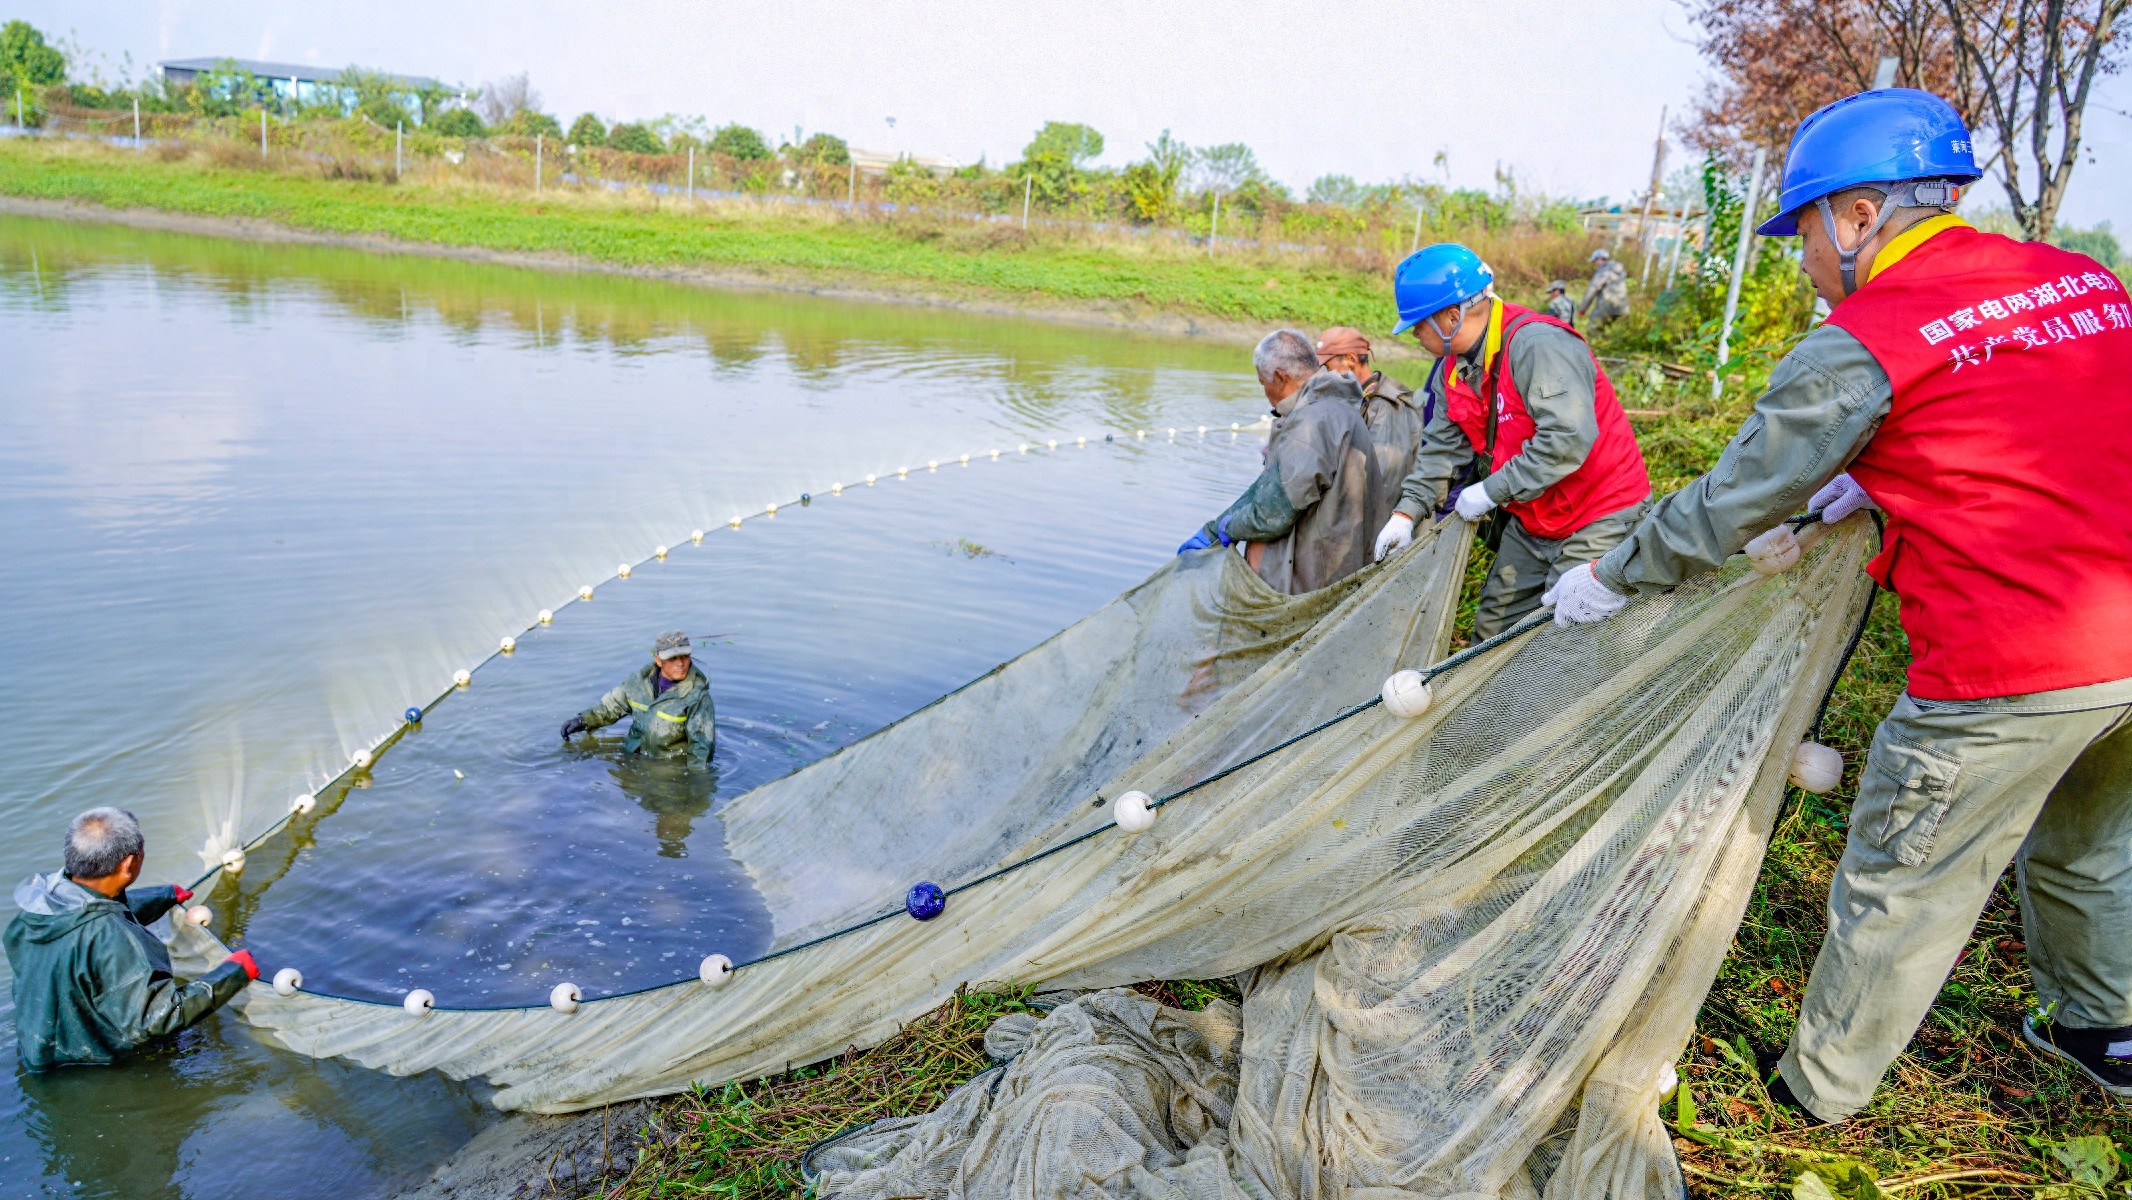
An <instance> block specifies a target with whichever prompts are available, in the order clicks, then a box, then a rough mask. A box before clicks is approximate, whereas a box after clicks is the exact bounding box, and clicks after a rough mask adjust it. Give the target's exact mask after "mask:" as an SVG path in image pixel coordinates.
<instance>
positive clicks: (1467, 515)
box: [1458, 483, 1495, 521]
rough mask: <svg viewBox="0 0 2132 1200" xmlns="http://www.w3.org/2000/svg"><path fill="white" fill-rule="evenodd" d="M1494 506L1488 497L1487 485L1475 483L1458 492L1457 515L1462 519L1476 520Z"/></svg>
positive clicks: (1485, 514) (1493, 502)
mask: <svg viewBox="0 0 2132 1200" xmlns="http://www.w3.org/2000/svg"><path fill="white" fill-rule="evenodd" d="M1494 507H1495V501H1493V500H1490V499H1489V498H1488V485H1487V484H1485V483H1476V484H1474V485H1473V486H1471V487H1469V488H1467V489H1466V490H1464V491H1462V492H1460V493H1459V494H1458V516H1459V519H1460V520H1462V521H1478V520H1480V519H1481V518H1482V517H1485V516H1487V515H1488V510H1489V509H1491V508H1494Z"/></svg>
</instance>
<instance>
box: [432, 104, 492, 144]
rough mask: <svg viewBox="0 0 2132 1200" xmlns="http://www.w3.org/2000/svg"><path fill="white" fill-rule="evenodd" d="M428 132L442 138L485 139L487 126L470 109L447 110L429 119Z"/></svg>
mask: <svg viewBox="0 0 2132 1200" xmlns="http://www.w3.org/2000/svg"><path fill="white" fill-rule="evenodd" d="M428 128H429V131H430V132H431V133H434V134H439V135H441V136H443V137H475V138H477V137H487V136H488V135H489V129H488V126H486V125H483V124H482V123H481V116H480V114H478V113H476V112H475V111H474V110H473V109H471V108H447V109H445V110H444V111H443V112H440V113H438V114H437V115H436V116H435V117H432V118H430V122H429V126H428Z"/></svg>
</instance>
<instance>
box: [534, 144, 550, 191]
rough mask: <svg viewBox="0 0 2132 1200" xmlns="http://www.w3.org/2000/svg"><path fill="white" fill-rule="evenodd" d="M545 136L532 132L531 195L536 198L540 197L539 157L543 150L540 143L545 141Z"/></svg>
mask: <svg viewBox="0 0 2132 1200" xmlns="http://www.w3.org/2000/svg"><path fill="white" fill-rule="evenodd" d="M547 136H548V135H547V134H545V133H543V132H541V131H539V130H535V131H534V132H533V194H534V195H536V196H538V195H540V155H541V150H542V148H543V147H542V145H541V143H543V142H544V141H546V140H547Z"/></svg>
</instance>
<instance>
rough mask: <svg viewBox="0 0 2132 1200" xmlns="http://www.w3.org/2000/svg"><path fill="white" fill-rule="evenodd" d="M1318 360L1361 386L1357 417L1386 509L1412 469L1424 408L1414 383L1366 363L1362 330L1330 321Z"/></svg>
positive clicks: (1425, 416) (1366, 343) (1366, 346)
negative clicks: (1367, 439)
mask: <svg viewBox="0 0 2132 1200" xmlns="http://www.w3.org/2000/svg"><path fill="white" fill-rule="evenodd" d="M1318 364H1319V365H1320V366H1321V367H1323V368H1324V369H1325V370H1328V371H1338V372H1339V373H1341V374H1343V375H1349V376H1352V377H1353V378H1354V380H1355V382H1356V383H1357V384H1359V385H1361V387H1362V421H1363V423H1364V424H1366V425H1368V426H1369V427H1370V449H1371V452H1372V453H1373V454H1375V455H1376V458H1377V483H1378V487H1379V489H1380V491H1381V493H1382V495H1383V497H1384V511H1385V512H1387V513H1389V512H1391V511H1392V506H1393V505H1395V504H1397V503H1399V484H1400V482H1401V481H1402V480H1404V479H1405V478H1406V477H1407V473H1408V472H1409V471H1412V470H1413V469H1414V454H1415V452H1416V451H1418V450H1420V449H1421V431H1422V430H1423V429H1424V428H1425V427H1427V425H1428V423H1429V414H1428V410H1427V409H1426V408H1424V407H1423V406H1422V404H1421V402H1420V401H1419V400H1417V399H1416V398H1415V395H1414V389H1413V388H1410V387H1408V386H1407V385H1405V384H1403V383H1401V382H1399V381H1398V380H1396V379H1394V378H1392V377H1391V376H1389V375H1387V374H1385V373H1384V372H1382V371H1380V370H1378V369H1376V368H1375V367H1374V366H1372V365H1370V340H1369V339H1368V338H1367V337H1364V336H1363V334H1362V331H1361V330H1359V329H1354V328H1351V327H1349V326H1346V325H1335V326H1333V327H1332V328H1331V329H1328V330H1326V331H1325V332H1324V333H1321V334H1319V335H1318Z"/></svg>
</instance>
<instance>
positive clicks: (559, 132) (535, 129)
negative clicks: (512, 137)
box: [497, 109, 563, 138]
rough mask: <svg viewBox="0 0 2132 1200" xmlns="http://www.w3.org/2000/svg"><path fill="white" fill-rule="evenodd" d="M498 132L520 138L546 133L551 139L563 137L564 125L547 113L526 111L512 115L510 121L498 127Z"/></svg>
mask: <svg viewBox="0 0 2132 1200" xmlns="http://www.w3.org/2000/svg"><path fill="white" fill-rule="evenodd" d="M497 132H499V133H511V134H516V135H518V136H519V137H532V136H533V135H534V134H536V133H544V134H546V135H548V136H549V137H550V138H560V137H562V136H563V123H562V122H561V121H558V120H556V119H555V118H554V117H551V116H549V115H548V114H547V113H544V112H534V111H533V110H532V109H526V110H524V111H522V112H518V113H514V114H512V116H511V119H510V120H509V121H506V122H504V123H503V124H502V125H500V126H498V127H497Z"/></svg>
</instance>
